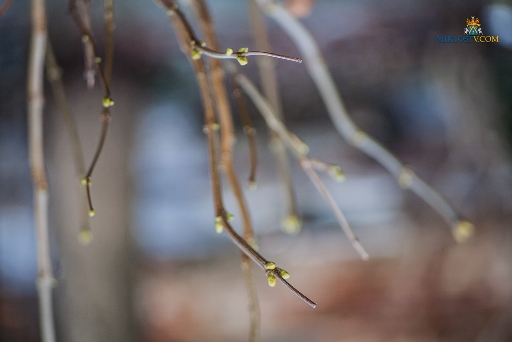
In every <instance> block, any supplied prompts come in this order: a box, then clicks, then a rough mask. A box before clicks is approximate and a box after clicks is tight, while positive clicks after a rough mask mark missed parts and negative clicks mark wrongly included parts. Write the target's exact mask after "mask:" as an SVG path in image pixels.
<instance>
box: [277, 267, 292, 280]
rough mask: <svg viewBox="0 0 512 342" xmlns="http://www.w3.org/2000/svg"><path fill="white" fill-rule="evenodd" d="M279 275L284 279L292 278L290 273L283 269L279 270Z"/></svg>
mask: <svg viewBox="0 0 512 342" xmlns="http://www.w3.org/2000/svg"><path fill="white" fill-rule="evenodd" d="M279 275H280V276H281V277H283V279H288V278H290V273H288V272H287V271H286V270H283V269H282V268H281V269H280V270H279Z"/></svg>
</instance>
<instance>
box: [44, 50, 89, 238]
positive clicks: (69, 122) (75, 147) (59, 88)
mask: <svg viewBox="0 0 512 342" xmlns="http://www.w3.org/2000/svg"><path fill="white" fill-rule="evenodd" d="M46 72H47V75H48V76H47V77H48V81H49V82H50V85H51V87H52V93H53V97H54V99H55V103H56V105H57V108H58V110H59V111H60V112H61V114H62V117H63V119H64V124H65V126H66V130H67V131H68V135H69V139H70V140H71V148H72V151H73V160H74V164H75V169H76V174H77V177H78V180H79V182H78V184H80V180H82V179H83V178H84V176H85V163H84V154H83V151H82V147H81V144H80V138H79V136H78V130H77V125H76V121H75V118H74V115H73V113H72V111H71V108H70V106H69V103H68V101H67V98H66V92H65V90H64V85H63V84H62V72H61V69H60V68H59V66H58V64H57V60H56V58H55V55H54V54H53V50H52V47H51V45H50V43H48V44H47V47H46ZM79 186H80V194H81V196H80V202H81V203H80V235H79V236H80V241H81V242H82V243H84V244H87V243H89V242H90V241H91V238H92V234H91V228H90V225H89V215H88V214H87V210H86V208H87V204H88V203H87V202H86V201H85V199H86V196H87V195H86V191H85V189H86V188H85V187H84V186H82V185H81V184H80V185H79ZM82 192H83V193H82Z"/></svg>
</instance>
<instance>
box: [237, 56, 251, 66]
mask: <svg viewBox="0 0 512 342" xmlns="http://www.w3.org/2000/svg"><path fill="white" fill-rule="evenodd" d="M236 60H237V61H238V63H240V65H246V64H247V63H249V61H248V60H247V57H244V56H237V57H236Z"/></svg>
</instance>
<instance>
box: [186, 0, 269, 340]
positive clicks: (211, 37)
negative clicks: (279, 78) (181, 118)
mask: <svg viewBox="0 0 512 342" xmlns="http://www.w3.org/2000/svg"><path fill="white" fill-rule="evenodd" d="M192 5H193V6H192V8H193V9H194V12H195V13H196V17H197V18H198V21H199V23H200V26H201V29H202V31H203V34H204V35H205V37H206V43H207V44H208V45H210V46H211V47H212V48H213V49H217V45H218V44H217V39H216V36H215V32H214V29H213V22H212V18H211V16H210V13H209V11H208V8H207V7H206V4H205V3H204V1H202V0H195V1H193V2H192ZM210 64H211V69H210V85H211V88H213V95H214V98H215V104H216V110H217V115H218V117H219V123H220V129H221V131H220V132H221V151H222V152H221V165H222V168H223V169H224V170H225V172H226V175H227V178H228V182H229V184H230V186H231V189H232V190H233V193H234V195H235V198H236V201H237V203H238V207H239V210H240V213H241V215H242V220H243V228H244V239H245V241H247V242H248V243H249V245H252V246H255V245H256V241H255V239H254V233H253V228H252V223H251V218H250V215H249V210H248V208H247V203H246V201H245V198H244V195H243V192H242V189H241V187H240V183H239V181H238V177H237V174H236V171H235V164H234V161H233V145H234V141H235V134H234V128H233V119H232V113H231V108H230V105H229V100H228V96H227V91H226V87H225V85H224V69H223V68H222V65H221V64H220V61H219V60H218V59H214V58H212V59H210ZM241 254H242V269H243V271H244V273H245V280H246V285H247V294H248V299H249V315H250V322H251V325H250V331H249V332H250V334H249V340H250V341H252V342H256V341H257V339H258V331H259V326H260V313H259V309H258V297H257V295H256V291H255V289H254V286H253V285H252V264H251V263H250V262H249V259H248V257H247V256H246V255H245V254H244V253H241Z"/></svg>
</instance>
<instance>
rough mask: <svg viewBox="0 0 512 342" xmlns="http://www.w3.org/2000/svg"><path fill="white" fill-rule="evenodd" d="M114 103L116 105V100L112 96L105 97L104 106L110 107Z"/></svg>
mask: <svg viewBox="0 0 512 342" xmlns="http://www.w3.org/2000/svg"><path fill="white" fill-rule="evenodd" d="M113 105H114V100H112V98H110V97H105V98H103V107H105V108H109V107H112V106H113Z"/></svg>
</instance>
